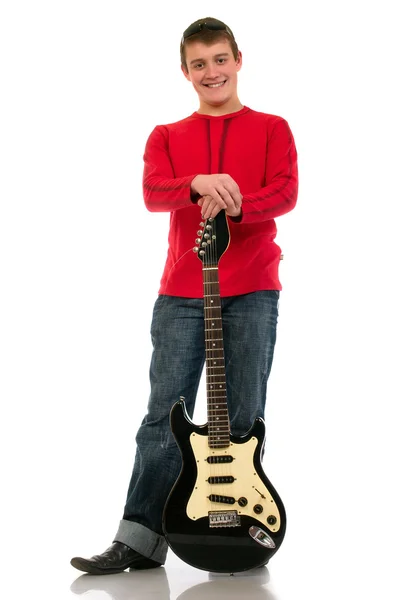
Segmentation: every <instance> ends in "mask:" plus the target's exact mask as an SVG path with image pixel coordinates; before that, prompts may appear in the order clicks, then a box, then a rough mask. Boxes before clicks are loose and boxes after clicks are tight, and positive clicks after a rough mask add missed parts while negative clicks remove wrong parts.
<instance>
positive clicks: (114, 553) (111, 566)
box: [71, 542, 162, 575]
mask: <svg viewBox="0 0 400 600" xmlns="http://www.w3.org/2000/svg"><path fill="white" fill-rule="evenodd" d="M161 564H162V563H159V562H156V561H155V560H151V558H146V557H145V556H143V555H142V554H139V552H136V550H132V548H129V546H126V545H125V544H121V542H114V543H113V544H111V546H110V547H109V548H107V550H106V551H105V552H103V554H96V555H95V556H92V558H81V557H80V556H75V557H74V558H72V559H71V565H72V566H73V567H75V569H79V571H85V573H91V574H92V575H107V574H108V573H110V574H111V573H121V572H122V571H125V569H129V568H132V569H154V568H155V567H161Z"/></svg>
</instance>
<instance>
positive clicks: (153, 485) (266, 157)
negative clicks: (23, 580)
mask: <svg viewBox="0 0 400 600" xmlns="http://www.w3.org/2000/svg"><path fill="white" fill-rule="evenodd" d="M181 63H182V65H181V68H182V71H183V74H184V75H185V77H186V79H188V81H190V82H191V83H192V85H193V87H194V89H195V90H196V92H197V94H198V97H199V102H200V106H199V109H198V111H196V112H195V113H193V114H192V115H191V116H189V117H187V118H186V119H183V120H182V121H178V122H177V123H172V124H169V125H159V126H157V127H155V129H154V130H153V131H152V133H151V134H150V136H149V139H148V141H147V144H146V148H145V154H144V175H143V192H144V201H145V204H146V206H147V208H148V210H150V211H168V212H170V213H171V220H170V232H169V249H168V256H167V260H166V265H165V269H164V273H163V276H162V279H161V287H160V290H159V296H158V298H157V300H156V302H155V306H154V313H153V320H152V325H151V335H152V341H153V347H154V350H153V355H152V359H151V366H150V383H151V393H150V399H149V403H148V407H147V408H148V411H147V414H146V416H145V417H144V419H143V422H142V424H141V426H140V428H139V430H138V432H137V436H136V443H137V450H136V459H135V464H134V467H133V473H132V477H131V481H130V484H129V489H128V495H127V500H126V505H125V509H124V514H123V519H122V520H121V522H120V526H119V529H118V532H117V534H116V536H115V538H114V542H113V544H112V545H111V546H110V547H109V548H108V549H107V550H106V551H105V552H104V553H103V554H100V555H96V556H93V557H92V558H90V559H84V558H79V557H75V558H73V559H72V560H71V564H72V565H73V566H74V567H76V568H77V569H80V570H81V571H86V572H88V573H92V574H105V573H118V572H120V571H123V570H125V569H127V568H129V567H132V568H135V569H147V568H152V567H157V566H160V565H161V564H163V563H164V562H165V559H166V555H167V543H166V541H165V538H164V536H163V530H162V511H163V507H164V504H165V502H166V499H167V496H168V494H169V491H170V490H171V488H172V486H173V484H174V483H175V481H176V479H177V477H178V475H179V471H180V468H181V457H180V452H179V450H178V447H177V446H176V444H175V441H174V438H173V435H172V432H171V430H170V425H169V413H170V410H171V407H172V405H173V404H174V403H175V402H176V401H177V400H179V397H180V396H184V397H185V401H186V408H187V411H188V413H189V416H190V417H192V416H193V411H194V405H195V399H196V394H197V389H198V385H199V381H200V377H201V373H202V369H203V365H204V360H205V348H204V347H205V342H204V310H203V281H202V268H201V263H200V261H199V259H198V257H197V256H196V254H195V253H194V252H193V251H192V249H193V246H194V241H195V237H196V232H197V230H198V228H199V222H200V220H201V218H203V219H207V218H209V217H215V216H216V215H217V214H218V212H219V211H221V210H225V212H226V214H227V215H228V217H229V219H228V221H229V229H230V245H229V249H228V251H227V252H226V253H225V254H224V257H223V260H221V262H220V265H219V280H220V292H221V310H222V320H223V338H224V355H225V364H226V380H227V401H228V408H229V416H230V424H231V431H232V433H233V434H235V435H243V434H244V433H245V432H246V431H247V430H248V429H249V428H250V427H251V425H252V424H253V421H254V419H255V418H256V417H259V416H260V417H263V416H264V407H265V400H266V389H267V380H268V376H269V373H270V369H271V365H272V359H273V353H274V347H275V339H276V324H277V317H278V299H279V293H280V290H281V284H280V282H279V277H278V266H279V261H280V256H281V250H280V248H279V246H277V245H276V243H275V242H274V238H275V235H276V225H275V221H274V219H275V217H279V216H280V215H283V214H285V213H287V212H288V211H290V210H292V209H293V208H294V206H295V204H296V200H297V186H298V175H297V152H296V147H295V142H294V140H293V135H292V133H291V131H290V128H289V126H288V123H287V121H285V120H284V119H283V118H281V117H279V116H276V115H271V114H265V113H261V112H256V111H253V110H251V109H250V108H248V107H246V106H243V105H242V104H241V102H240V100H239V98H238V95H237V77H238V72H239V71H240V69H241V66H242V54H241V52H240V51H239V50H238V47H237V44H236V41H235V38H234V36H233V33H232V31H231V30H230V29H229V27H227V26H226V25H225V24H224V23H222V22H221V21H218V20H217V19H213V18H206V19H200V20H199V21H196V22H195V23H192V25H190V27H188V29H187V30H186V31H185V32H184V34H183V37H182V40H181Z"/></svg>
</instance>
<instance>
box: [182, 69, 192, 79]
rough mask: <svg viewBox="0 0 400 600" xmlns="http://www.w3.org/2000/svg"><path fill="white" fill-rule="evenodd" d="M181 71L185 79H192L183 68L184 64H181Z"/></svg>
mask: <svg viewBox="0 0 400 600" xmlns="http://www.w3.org/2000/svg"><path fill="white" fill-rule="evenodd" d="M181 71H182V73H183V74H184V76H185V77H186V79H187V80H188V81H192V80H191V79H190V75H189V73H188V72H187V71H186V70H185V68H184V66H183V65H181Z"/></svg>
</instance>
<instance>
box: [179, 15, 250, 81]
mask: <svg viewBox="0 0 400 600" xmlns="http://www.w3.org/2000/svg"><path fill="white" fill-rule="evenodd" d="M191 31H194V33H191ZM222 40H227V41H228V42H229V44H230V47H231V49H232V52H233V56H234V58H235V60H237V58H238V55H239V48H238V45H237V43H236V40H235V37H234V35H233V33H232V30H231V29H230V28H229V27H228V25H226V24H225V23H224V22H223V21H219V20H218V19H214V18H213V17H206V18H205V19H198V20H197V21H194V22H193V23H192V24H191V25H189V27H188V28H187V29H185V31H184V33H183V36H182V39H181V46H180V53H181V65H182V67H183V68H184V69H185V71H186V73H187V72H188V68H187V64H186V48H187V46H188V45H189V44H192V43H195V42H201V43H202V44H206V45H207V46H212V45H213V44H215V43H216V42H220V41H222Z"/></svg>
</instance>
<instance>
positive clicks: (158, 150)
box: [143, 125, 200, 212]
mask: <svg viewBox="0 0 400 600" xmlns="http://www.w3.org/2000/svg"><path fill="white" fill-rule="evenodd" d="M143 160H144V169H143V198H144V203H145V205H146V208H147V209H148V210H149V211H151V212H170V211H173V210H177V209H179V208H187V207H188V206H191V205H193V204H195V203H196V201H197V200H198V198H199V197H200V196H199V195H198V194H195V193H194V192H192V191H191V189H190V184H191V182H192V180H193V179H194V178H195V176H196V175H195V174H194V175H188V176H186V177H174V170H173V167H172V164H171V159H170V156H169V153H168V130H167V129H166V128H165V127H163V126H162V125H157V127H155V128H154V129H153V131H152V132H151V134H150V136H149V138H148V140H147V143H146V147H145V152H144V156H143Z"/></svg>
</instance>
